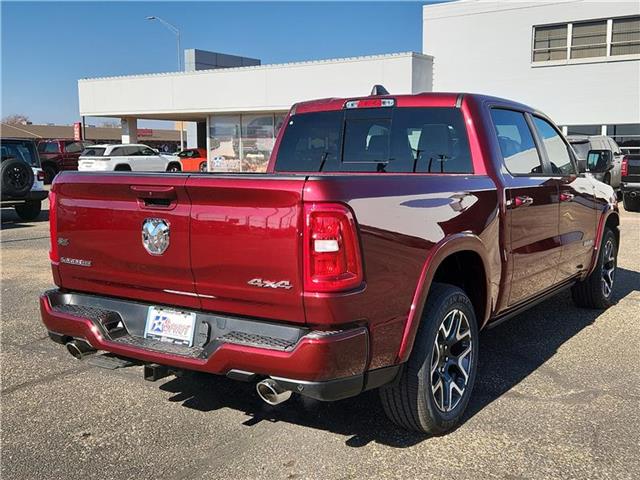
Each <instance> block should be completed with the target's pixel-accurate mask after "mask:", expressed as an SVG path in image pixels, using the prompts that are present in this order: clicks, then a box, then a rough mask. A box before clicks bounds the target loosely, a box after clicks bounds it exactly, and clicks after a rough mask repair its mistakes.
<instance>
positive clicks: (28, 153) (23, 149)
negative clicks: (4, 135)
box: [2, 140, 40, 168]
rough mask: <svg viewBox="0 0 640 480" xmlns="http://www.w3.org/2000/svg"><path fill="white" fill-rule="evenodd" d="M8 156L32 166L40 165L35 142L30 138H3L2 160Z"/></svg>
mask: <svg viewBox="0 0 640 480" xmlns="http://www.w3.org/2000/svg"><path fill="white" fill-rule="evenodd" d="M8 158H17V159H19V160H22V161H23V162H26V163H28V164H29V165H31V166H32V167H36V168H38V167H40V157H38V152H37V151H36V147H35V144H34V143H33V142H32V141H30V140H3V141H2V161H4V160H6V159H8Z"/></svg>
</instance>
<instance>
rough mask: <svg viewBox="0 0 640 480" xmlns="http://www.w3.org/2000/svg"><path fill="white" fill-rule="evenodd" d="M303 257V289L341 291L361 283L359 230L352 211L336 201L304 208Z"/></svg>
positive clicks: (309, 205) (362, 276)
mask: <svg viewBox="0 0 640 480" xmlns="http://www.w3.org/2000/svg"><path fill="white" fill-rule="evenodd" d="M304 222H305V224H304V231H303V242H304V246H303V256H304V267H303V268H304V290H305V291H306V292H343V291H346V290H353V289H355V288H357V287H359V286H360V285H361V284H362V282H363V278H364V275H363V268H362V255H361V252H360V242H359V239H358V229H357V224H356V220H355V217H354V215H353V213H352V212H351V210H350V209H349V208H348V207H347V206H346V205H342V204H337V203H309V204H305V208H304Z"/></svg>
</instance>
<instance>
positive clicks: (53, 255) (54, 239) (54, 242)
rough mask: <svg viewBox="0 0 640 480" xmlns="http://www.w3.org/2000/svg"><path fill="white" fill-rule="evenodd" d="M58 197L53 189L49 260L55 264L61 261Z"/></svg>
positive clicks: (51, 194)
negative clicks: (59, 251)
mask: <svg viewBox="0 0 640 480" xmlns="http://www.w3.org/2000/svg"><path fill="white" fill-rule="evenodd" d="M56 195H57V194H56V192H55V190H54V189H53V188H52V189H51V191H50V192H49V236H50V237H51V238H50V240H51V249H50V250H49V259H50V260H51V261H52V262H54V263H58V262H59V261H60V256H59V253H58V212H57V208H56V207H57V206H56Z"/></svg>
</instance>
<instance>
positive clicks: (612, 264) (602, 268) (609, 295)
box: [571, 228, 618, 310]
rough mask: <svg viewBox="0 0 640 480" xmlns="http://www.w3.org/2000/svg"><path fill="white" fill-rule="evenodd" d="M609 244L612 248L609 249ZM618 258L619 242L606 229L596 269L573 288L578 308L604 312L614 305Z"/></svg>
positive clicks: (609, 230)
mask: <svg viewBox="0 0 640 480" xmlns="http://www.w3.org/2000/svg"><path fill="white" fill-rule="evenodd" d="M609 244H610V245H611V247H609ZM609 248H611V250H609ZM609 252H610V253H609ZM617 257H618V242H617V241H616V236H615V234H614V233H613V231H612V230H611V229H610V228H605V230H604V234H603V235H602V242H601V243H600V250H599V252H598V262H597V263H596V267H595V268H594V269H593V272H591V273H590V274H589V276H588V277H587V278H585V279H584V280H583V281H582V282H579V283H577V284H575V285H574V286H573V287H572V288H571V296H572V297H573V302H574V303H575V304H576V305H577V306H578V307H583V308H596V309H600V310H602V309H605V308H609V307H610V306H611V305H613V288H614V285H615V283H614V280H615V274H616V268H617ZM605 284H606V286H605Z"/></svg>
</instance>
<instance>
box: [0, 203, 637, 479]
mask: <svg viewBox="0 0 640 480" xmlns="http://www.w3.org/2000/svg"><path fill="white" fill-rule="evenodd" d="M621 213H622V246H621V250H620V255H619V270H618V273H617V285H616V289H615V296H616V298H617V304H616V305H615V306H614V307H612V308H611V309H609V310H607V311H606V312H597V311H590V310H580V309H577V308H575V307H574V306H573V304H572V303H571V299H570V296H569V294H568V293H564V294H560V295H558V296H557V297H555V298H553V299H552V300H550V301H547V302H546V303H543V304H540V305H538V306H536V307H534V308H533V309H532V310H530V311H528V312H527V313H525V314H522V315H521V316H519V317H516V318H514V319H513V320H511V321H509V322H507V323H505V324H502V325H500V326H499V327H497V328H495V329H493V330H490V331H486V332H484V333H483V335H482V337H481V357H480V367H479V372H478V381H477V384H476V388H475V391H474V395H473V398H472V401H471V404H470V408H469V411H468V413H467V416H466V420H465V422H464V423H463V425H462V426H461V427H460V428H458V429H457V430H456V431H454V432H453V433H450V434H449V435H447V436H444V437H438V438H428V437H424V436H420V435H415V434H411V433H407V432H404V431H402V430H398V429H396V428H395V427H393V426H392V425H391V424H390V423H388V421H387V420H386V418H385V417H384V413H383V411H382V407H381V405H380V403H379V401H378V397H377V394H376V393H375V392H370V393H367V394H364V395H361V396H360V397H357V398H354V399H349V400H344V401H340V402H336V403H332V404H323V403H320V402H315V401H307V400H302V399H300V398H294V399H293V400H291V401H289V402H287V403H285V404H283V405H281V406H280V407H269V406H267V405H265V404H264V403H262V402H261V401H260V400H259V399H258V398H257V396H256V394H255V393H254V386H253V385H252V384H242V383H235V382H232V381H230V380H227V379H225V378H219V377H212V376H205V375H200V374H193V375H186V376H183V377H180V378H177V377H169V378H167V379H164V380H161V381H158V382H156V383H149V382H145V381H144V380H143V378H142V368H141V367H137V366H136V367H129V368H126V369H119V370H104V369H100V368H97V367H93V366H91V365H88V364H87V363H86V362H84V361H82V362H80V361H77V360H75V359H74V358H72V357H71V356H70V355H69V354H68V353H67V352H66V349H65V348H64V347H62V346H60V345H57V344H54V343H53V342H51V341H50V340H49V339H48V337H47V335H46V331H45V329H44V327H43V326H42V324H41V323H40V318H39V310H38V301H37V300H38V294H39V293H40V292H41V291H43V290H45V289H47V288H49V287H50V286H52V285H53V284H52V281H51V276H50V270H49V265H48V253H47V251H48V248H49V238H48V223H47V215H46V212H44V213H43V215H42V217H41V219H40V220H39V221H36V222H31V223H20V221H19V220H18V219H17V217H16V216H15V214H14V213H13V211H12V210H3V211H2V349H1V357H2V386H1V388H2V397H1V399H2V425H1V427H2V451H1V454H2V458H1V463H2V470H1V476H2V478H3V479H31V478H33V479H58V478H59V479H76V478H78V479H89V478H100V479H108V478H119V479H120V478H134V477H135V478H164V479H176V480H177V479H187V478H189V479H190V478H194V479H200V478H223V479H232V478H233V479H236V478H238V479H243V478H270V479H299V478H329V479H350V478H403V479H407V478H417V477H422V478H455V479H484V478H509V479H529V478H540V479H543V478H544V479H547V478H611V479H616V480H618V479H626V478H638V472H640V458H639V455H638V445H640V409H639V407H640V374H639V373H638V372H639V370H638V365H640V322H639V320H640V214H637V213H635V214H634V213H627V212H624V211H623V212H621Z"/></svg>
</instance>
